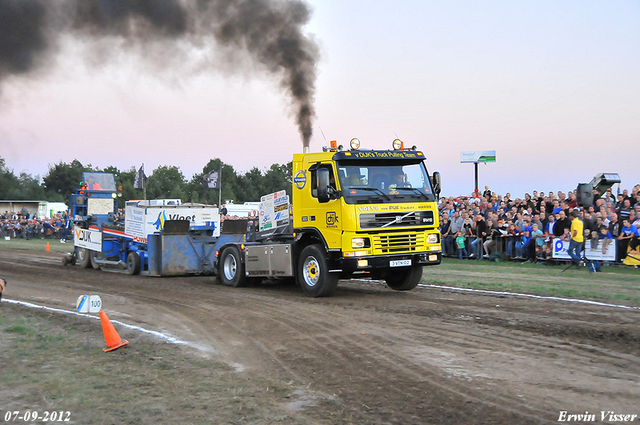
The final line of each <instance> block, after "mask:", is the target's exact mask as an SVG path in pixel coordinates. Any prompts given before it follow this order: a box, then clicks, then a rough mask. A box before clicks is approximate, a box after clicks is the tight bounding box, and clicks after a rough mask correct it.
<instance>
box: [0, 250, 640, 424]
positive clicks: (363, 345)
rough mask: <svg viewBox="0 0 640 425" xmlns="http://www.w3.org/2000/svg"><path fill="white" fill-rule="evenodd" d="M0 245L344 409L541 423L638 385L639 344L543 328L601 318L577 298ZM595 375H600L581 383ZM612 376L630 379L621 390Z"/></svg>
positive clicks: (28, 265)
mask: <svg viewBox="0 0 640 425" xmlns="http://www.w3.org/2000/svg"><path fill="white" fill-rule="evenodd" d="M0 254H1V255H0V272H2V273H5V274H7V275H8V276H9V277H10V278H12V279H13V278H15V279H16V280H17V281H18V282H23V283H24V285H25V286H29V287H33V285H34V283H29V282H30V281H32V280H34V278H37V277H39V280H40V281H41V283H42V282H44V281H58V280H59V281H60V282H61V287H60V288H59V289H60V290H56V289H53V290H52V292H53V293H58V292H61V293H62V292H65V291H66V292H71V291H85V292H86V291H93V292H96V291H99V292H101V293H106V294H108V295H107V296H106V297H105V296H103V301H106V300H108V301H109V302H108V303H107V302H105V305H106V306H107V307H109V308H113V309H114V310H115V311H117V313H116V314H118V315H121V316H124V315H125V314H127V312H128V314H129V315H130V317H129V318H128V320H127V321H131V320H133V321H134V322H135V324H139V325H143V326H145V327H150V326H151V327H154V328H156V329H154V330H157V328H158V327H160V328H161V329H166V330H167V331H169V332H170V333H172V334H177V335H178V336H179V337H180V338H181V339H186V340H189V341H192V342H194V343H195V345H199V347H200V348H201V349H204V351H207V349H206V348H207V347H210V348H211V349H210V350H208V352H209V354H214V355H218V354H220V355H223V356H224V357H225V358H226V359H227V361H229V362H230V363H232V364H235V365H237V366H239V367H238V369H239V370H242V369H243V366H244V367H247V368H248V369H249V370H250V371H252V373H260V374H263V375H266V376H270V377H272V378H278V379H281V380H284V381H288V380H294V381H295V383H296V384H298V385H301V386H308V387H309V386H310V388H311V389H314V390H316V391H321V392H324V393H325V394H326V395H327V396H330V395H332V394H336V395H337V397H338V400H339V401H340V402H341V403H343V404H344V407H345V409H352V410H354V411H358V412H364V413H366V414H367V415H372V414H373V415H374V416H373V417H375V418H376V421H375V423H378V422H379V423H456V422H458V423H463V422H464V423H509V422H510V423H545V422H553V421H554V419H557V411H558V410H560V409H564V410H571V409H572V408H575V409H577V410H578V411H580V410H581V411H584V410H589V409H591V410H597V409H598V408H599V407H602V408H603V409H611V408H615V407H616V406H613V405H611V406H599V405H592V404H590V403H591V402H592V398H593V397H589V395H591V396H593V395H594V394H595V395H598V396H599V397H601V398H602V399H603V400H605V402H607V403H608V402H609V400H611V403H613V400H615V399H618V402H617V403H618V404H617V406H619V407H622V408H625V407H627V408H628V407H629V406H633V405H634V404H633V403H634V402H633V401H632V400H633V399H632V397H633V396H634V394H635V395H636V396H637V394H638V389H637V388H635V389H634V388H633V387H631V386H630V382H631V381H633V380H634V379H635V380H637V378H638V376H640V371H639V370H638V367H637V366H636V365H637V364H638V362H637V360H638V353H637V351H636V352H630V353H627V352H621V351H616V350H612V349H611V348H609V347H607V346H606V344H601V345H598V342H599V341H598V340H597V339H593V340H589V341H588V343H587V344H584V343H583V342H582V339H583V337H582V336H581V337H580V338H578V339H575V338H567V337H566V336H571V335H572V334H571V332H569V331H568V330H567V331H566V332H564V334H565V335H563V333H562V332H560V335H559V336H557V335H555V333H554V332H551V333H549V332H547V331H545V328H546V326H547V325H548V324H549V323H555V324H556V326H571V324H572V323H580V324H581V325H582V326H584V323H585V316H587V317H588V316H594V317H600V315H601V313H592V312H590V311H589V310H588V309H586V308H584V307H583V306H579V307H578V308H573V306H571V307H562V308H560V309H558V308H556V309H555V310H554V311H550V312H548V311H547V310H549V307H548V303H546V304H543V303H541V302H539V301H537V300H514V299H509V298H505V297H489V296H486V295H482V296H474V295H468V294H464V295H461V294H456V293H453V292H451V291H442V290H437V289H426V288H419V289H418V290H415V291H412V292H410V293H397V292H393V291H389V290H387V289H386V288H385V287H383V286H382V285H376V284H371V283H369V284H364V283H358V282H350V283H341V286H340V287H339V289H338V293H337V294H336V296H335V297H333V298H329V299H322V300H313V299H308V298H304V297H303V295H302V294H301V292H300V291H299V289H298V288H294V287H290V286H286V285H267V286H264V287H256V288H226V287H222V286H218V285H214V284H213V278H211V277H190V278H149V277H142V276H141V277H131V276H125V275H120V274H114V273H104V272H99V271H94V270H81V269H79V268H78V267H73V268H66V269H65V268H63V267H61V266H60V265H58V264H56V262H57V261H59V258H60V257H59V256H58V257H57V258H56V256H53V255H44V254H25V253H23V252H22V253H17V254H16V253H14V252H12V251H1V252H0ZM62 289H64V290H63V291H62ZM33 291H35V292H37V290H36V289H33ZM45 291H46V289H45ZM79 293H80V292H77V295H79ZM77 295H76V296H77ZM25 296H34V294H32V293H31V292H30V291H25ZM50 298H56V297H50ZM60 298H63V297H60ZM56 299H57V298H56ZM74 301H75V300H74ZM497 301H498V302H499V303H500V304H501V308H500V309H496V307H495V305H496V302H497ZM58 302H59V301H58ZM552 305H554V306H557V304H556V303H552ZM66 307H67V308H68V305H67V306H66ZM132 307H133V308H132ZM136 309H137V310H136ZM131 310H136V311H135V313H132V312H131ZM529 310H532V312H530V311H529ZM552 310H553V309H552ZM545 312H546V313H545ZM558 312H560V314H558ZM562 312H564V313H566V314H565V315H566V316H567V317H561V315H562ZM109 314H110V315H111V313H109ZM607 315H610V316H612V317H614V318H617V319H618V320H619V321H620V322H621V323H623V324H624V323H631V322H633V321H634V319H637V317H638V314H637V313H635V314H634V313H629V312H624V313H621V312H615V313H607V314H604V315H603V317H602V318H600V319H599V320H600V321H603V322H606V321H607V320H606V319H607ZM559 316H560V317H559ZM557 322H560V324H557ZM523 323H524V325H523ZM596 325H597V326H600V329H596V331H597V332H600V331H601V330H602V328H603V327H602V326H601V324H600V323H596ZM604 328H606V326H604ZM605 342H606V341H605ZM536 358H543V361H538V362H536V361H535V360H536ZM532 360H533V364H532V365H528V363H529V362H532ZM547 362H548V363H547ZM238 363H240V364H241V365H242V366H240V365H238ZM553 363H557V364H553ZM594 364H598V365H601V366H599V367H594V366H593V365H594ZM528 366H529V367H528ZM545 368H548V369H550V371H547V372H544V369H545ZM581 368H587V369H588V371H587V372H585V371H582V370H581ZM562 369H565V372H564V373H560V376H558V377H555V379H554V377H552V376H550V375H553V374H555V373H556V372H558V371H561V370H562ZM536 375H538V376H536ZM572 375H576V376H578V379H577V380H579V381H580V382H581V383H580V384H576V383H575V381H574V380H572V379H573V378H571V376H572ZM589 379H596V381H597V382H596V384H595V385H587V384H586V382H584V381H587V380H589ZM616 380H617V381H623V382H624V385H621V386H619V387H616V386H613V385H612V382H614V381H616ZM602 383H605V384H606V385H601V384H602ZM595 387H599V388H600V390H598V389H597V388H595ZM630 390H631V393H630ZM634 391H635V392H634ZM520 393H523V394H520ZM636 399H637V398H636ZM620 400H621V401H620ZM585 402H586V403H587V404H585Z"/></svg>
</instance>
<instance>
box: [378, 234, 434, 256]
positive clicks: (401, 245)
mask: <svg viewBox="0 0 640 425" xmlns="http://www.w3.org/2000/svg"><path fill="white" fill-rule="evenodd" d="M373 249H374V252H382V253H383V254H388V253H393V252H415V251H424V250H425V249H426V247H425V241H424V234H423V233H409V234H390V235H374V236H373Z"/></svg>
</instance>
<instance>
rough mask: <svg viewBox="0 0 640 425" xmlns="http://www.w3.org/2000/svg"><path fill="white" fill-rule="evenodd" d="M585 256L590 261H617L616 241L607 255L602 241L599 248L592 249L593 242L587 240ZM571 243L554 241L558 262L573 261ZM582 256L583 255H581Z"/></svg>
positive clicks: (610, 245) (609, 248) (608, 249)
mask: <svg viewBox="0 0 640 425" xmlns="http://www.w3.org/2000/svg"><path fill="white" fill-rule="evenodd" d="M584 247H585V256H586V258H587V260H590V261H616V241H615V239H613V240H612V241H611V243H609V246H607V250H606V251H605V253H604V254H603V253H602V241H598V246H596V247H595V249H591V241H590V240H587V241H586V242H585V244H584ZM568 251H569V242H565V241H561V240H560V239H554V241H553V258H554V259H558V260H571V257H569V252H568ZM581 256H582V254H581Z"/></svg>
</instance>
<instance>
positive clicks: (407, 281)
mask: <svg viewBox="0 0 640 425" xmlns="http://www.w3.org/2000/svg"><path fill="white" fill-rule="evenodd" d="M420 279H422V266H419V265H413V266H411V267H406V268H402V269H398V270H393V271H392V273H390V274H389V275H387V277H386V279H385V280H386V281H387V285H389V288H391V289H395V290H396V291H409V290H411V289H413V288H415V287H416V286H418V283H420Z"/></svg>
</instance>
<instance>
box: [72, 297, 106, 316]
mask: <svg viewBox="0 0 640 425" xmlns="http://www.w3.org/2000/svg"><path fill="white" fill-rule="evenodd" d="M77 308H78V313H99V312H100V310H101V309H102V300H101V299H100V296H99V295H80V296H79V297H78V303H77Z"/></svg>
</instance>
